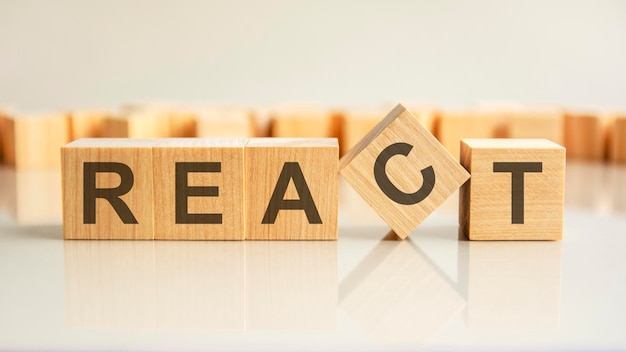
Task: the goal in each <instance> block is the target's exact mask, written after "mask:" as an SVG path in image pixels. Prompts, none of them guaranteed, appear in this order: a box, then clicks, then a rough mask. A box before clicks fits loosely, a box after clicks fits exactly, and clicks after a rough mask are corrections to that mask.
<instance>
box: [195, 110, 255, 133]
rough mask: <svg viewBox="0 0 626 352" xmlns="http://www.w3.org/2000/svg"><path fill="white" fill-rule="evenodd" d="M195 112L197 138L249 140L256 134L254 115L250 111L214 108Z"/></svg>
mask: <svg viewBox="0 0 626 352" xmlns="http://www.w3.org/2000/svg"><path fill="white" fill-rule="evenodd" d="M194 111H195V114H196V136H197V137H235V138H247V137H253V136H255V134H256V126H255V124H254V115H253V112H252V111H251V110H249V109H246V108H237V107H213V108H202V109H197V110H194Z"/></svg>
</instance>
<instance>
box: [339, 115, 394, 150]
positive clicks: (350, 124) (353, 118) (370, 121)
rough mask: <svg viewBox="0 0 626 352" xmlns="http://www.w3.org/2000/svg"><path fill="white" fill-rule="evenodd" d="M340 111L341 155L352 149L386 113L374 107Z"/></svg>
mask: <svg viewBox="0 0 626 352" xmlns="http://www.w3.org/2000/svg"><path fill="white" fill-rule="evenodd" d="M340 113H341V114H342V115H343V127H342V128H341V138H340V140H339V144H340V149H341V155H344V154H345V153H347V152H348V151H349V150H350V149H352V148H353V147H354V146H355V145H356V144H357V143H358V142H359V141H360V140H361V139H362V138H363V137H365V136H366V135H367V134H368V133H369V131H371V130H372V129H373V128H374V127H376V125H378V123H379V122H380V121H381V120H382V119H383V118H384V117H385V116H386V115H387V111H384V110H383V109H376V108H371V109H365V108H358V109H357V108H352V109H344V110H342V111H341V112H340Z"/></svg>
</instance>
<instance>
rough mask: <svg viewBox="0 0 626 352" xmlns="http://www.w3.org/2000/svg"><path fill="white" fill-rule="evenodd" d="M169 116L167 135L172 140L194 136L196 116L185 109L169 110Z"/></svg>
mask: <svg viewBox="0 0 626 352" xmlns="http://www.w3.org/2000/svg"><path fill="white" fill-rule="evenodd" d="M167 114H168V116H169V128H170V131H169V134H168V137H172V138H190V137H195V136H196V123H197V121H196V119H197V115H196V114H195V113H193V112H191V111H188V110H186V109H171V110H168V111H167Z"/></svg>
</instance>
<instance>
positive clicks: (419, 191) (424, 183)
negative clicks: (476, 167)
mask: <svg viewBox="0 0 626 352" xmlns="http://www.w3.org/2000/svg"><path fill="white" fill-rule="evenodd" d="M395 155H399V156H396V157H394V156H395ZM339 170H340V173H341V175H342V176H343V177H344V178H345V179H346V181H347V182H348V183H349V184H350V185H351V186H352V188H354V189H355V190H356V191H357V192H358V193H359V194H360V195H361V197H363V199H365V201H367V203H368V204H369V205H370V206H371V207H372V208H374V209H375V210H376V212H377V213H378V214H379V215H380V216H381V218H383V220H385V222H386V223H387V224H388V225H389V226H390V227H391V228H392V229H393V230H394V231H395V233H396V234H397V235H398V236H400V237H401V238H406V237H407V236H408V235H409V234H410V233H411V232H412V231H413V230H414V229H415V228H416V227H417V226H418V225H419V224H420V223H421V222H422V221H423V220H424V219H426V217H427V216H428V215H430V214H431V213H432V212H433V211H434V210H435V209H436V208H437V207H438V206H440V205H441V204H442V203H443V202H444V201H445V200H446V199H447V198H448V197H449V196H450V195H452V193H454V192H455V191H456V190H457V189H458V188H459V187H460V186H461V185H462V184H463V183H464V182H465V181H466V180H467V179H468V178H469V174H468V173H467V172H466V171H465V170H464V169H463V168H462V167H461V166H460V165H459V164H458V162H457V161H456V160H454V158H453V157H452V155H450V153H448V152H447V151H446V150H445V148H444V147H443V146H442V145H441V144H440V143H439V142H437V140H436V139H435V137H434V136H433V135H432V134H431V133H430V132H429V131H428V130H427V129H426V128H425V127H424V126H422V125H421V124H420V123H419V122H418V121H417V119H416V118H415V117H414V116H413V115H412V114H411V113H409V112H408V111H407V110H406V108H405V107H404V106H402V105H398V106H397V107H396V108H395V109H393V110H392V111H391V112H390V113H389V114H388V115H387V117H385V118H384V119H383V120H382V121H381V122H380V123H379V124H378V125H377V126H376V127H375V128H374V129H373V130H371V131H370V133H368V135H367V136H365V137H364V138H363V139H362V140H361V141H360V142H359V143H358V144H357V145H356V146H355V147H354V148H352V149H351V150H350V151H349V152H348V153H347V154H346V155H344V156H343V157H342V158H341V160H340V162H339ZM407 192H408V193H407Z"/></svg>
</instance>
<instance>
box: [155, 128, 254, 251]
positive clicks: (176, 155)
mask: <svg viewBox="0 0 626 352" xmlns="http://www.w3.org/2000/svg"><path fill="white" fill-rule="evenodd" d="M246 141H247V140H246V139H237V138H229V139H208V138H187V139H177V138H173V139H164V140H161V141H159V142H158V144H156V145H155V146H154V149H153V156H152V157H153V165H154V166H153V170H154V176H153V177H154V203H155V204H157V205H158V206H156V207H155V209H154V211H155V217H154V226H155V230H154V239H155V240H243V239H244V210H243V209H244V178H243V175H244V170H243V167H244V162H243V153H244V146H245V143H246Z"/></svg>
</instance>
